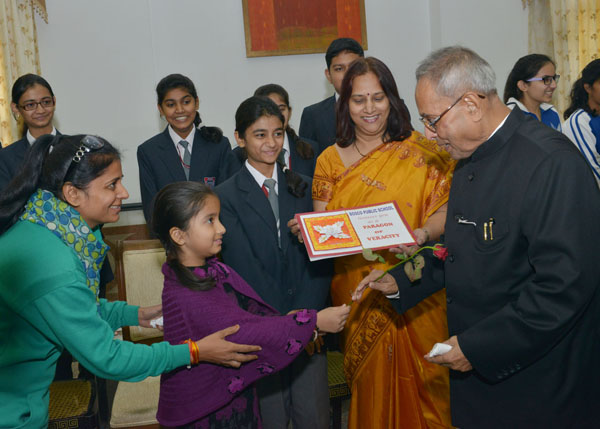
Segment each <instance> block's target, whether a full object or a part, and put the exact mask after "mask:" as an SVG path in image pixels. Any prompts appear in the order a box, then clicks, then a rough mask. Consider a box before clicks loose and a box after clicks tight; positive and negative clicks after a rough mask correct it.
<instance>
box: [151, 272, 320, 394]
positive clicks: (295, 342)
mask: <svg viewBox="0 0 600 429" xmlns="http://www.w3.org/2000/svg"><path fill="white" fill-rule="evenodd" d="M227 281H228V282H230V283H231V284H233V285H234V286H236V285H238V284H240V283H244V285H243V286H244V287H245V288H250V286H248V285H247V284H246V283H245V281H244V280H243V279H242V278H241V277H240V276H239V275H238V274H237V273H235V272H232V273H231V275H230V277H229V278H228V279H227ZM215 288H218V286H216V287H215ZM236 289H237V288H236ZM163 300H164V301H165V302H164V305H165V338H166V339H168V340H169V341H171V342H178V341H180V340H181V339H183V338H188V337H189V333H193V336H192V338H194V336H197V338H200V337H203V336H206V335H209V334H211V333H213V332H215V331H217V330H220V329H224V328H226V327H228V326H232V325H235V324H239V325H240V330H239V331H238V332H236V333H235V334H233V335H230V336H228V337H227V340H228V341H231V342H234V343H238V344H254V345H259V346H261V347H262V350H261V351H259V352H257V353H256V354H257V355H258V359H257V360H255V361H252V362H249V363H247V364H245V365H243V366H242V368H240V369H232V370H231V375H232V376H233V375H236V376H237V377H241V378H243V379H244V380H245V382H244V384H245V386H247V385H248V384H249V383H252V382H254V381H256V380H258V379H259V378H261V377H264V376H266V375H268V374H270V373H272V372H275V371H279V370H281V369H283V368H285V367H286V366H287V365H289V364H290V363H291V362H292V361H293V360H294V359H295V358H296V357H298V355H299V354H300V353H301V352H302V350H303V349H304V347H305V346H306V345H307V344H308V343H309V342H310V341H311V339H312V335H313V331H314V329H315V328H316V323H317V312H316V311H315V310H302V311H300V312H298V313H296V314H292V315H286V316H278V315H274V312H273V309H271V308H270V307H268V306H265V305H264V304H262V303H260V302H258V301H256V300H255V299H253V298H252V297H250V299H249V303H248V310H244V309H242V308H241V307H240V306H239V305H238V303H237V300H236V299H235V298H234V297H232V296H230V295H228V294H227V293H226V292H225V291H223V290H222V289H219V290H217V289H215V290H212V291H210V292H193V291H189V292H186V293H185V294H170V293H167V294H163ZM171 303H176V305H175V306H171ZM167 308H170V310H167ZM168 312H170V313H173V312H175V313H179V314H181V315H182V316H183V319H184V325H185V328H184V326H181V325H180V326H179V329H184V330H185V331H186V332H183V331H182V332H171V333H169V332H168V328H169V327H168V326H167V323H169V322H170V320H169V318H168V317H167V313H168ZM265 314H266V315H265ZM203 366H205V365H202V364H201V365H199V367H203ZM210 367H211V365H209V366H207V368H206V370H207V371H210ZM225 371H226V372H227V371H228V370H227V369H225Z"/></svg>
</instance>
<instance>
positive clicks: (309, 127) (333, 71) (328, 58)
mask: <svg viewBox="0 0 600 429" xmlns="http://www.w3.org/2000/svg"><path fill="white" fill-rule="evenodd" d="M364 56H365V53H364V51H363V48H362V46H360V43H358V42H357V41H356V40H354V39H350V38H348V37H343V38H340V39H335V40H334V41H333V42H331V44H330V45H329V47H328V48H327V52H326V53H325V62H326V63H327V68H326V69H325V77H326V78H327V80H328V81H329V83H331V84H332V85H333V88H334V89H335V93H334V95H332V96H331V97H329V98H326V99H325V100H323V101H320V102H319V103H315V104H313V105H310V106H308V107H305V108H304V110H303V111H302V117H301V119H300V136H301V137H306V138H307V139H311V140H314V141H316V142H317V143H318V144H319V150H318V152H317V157H318V156H319V155H320V154H321V152H323V151H324V150H325V149H326V148H327V147H328V146H331V145H332V144H334V143H335V130H336V124H335V102H336V100H337V98H338V94H339V93H340V89H341V87H342V80H343V79H344V74H346V70H347V69H348V66H349V65H350V63H352V61H354V60H355V59H357V58H359V57H364Z"/></svg>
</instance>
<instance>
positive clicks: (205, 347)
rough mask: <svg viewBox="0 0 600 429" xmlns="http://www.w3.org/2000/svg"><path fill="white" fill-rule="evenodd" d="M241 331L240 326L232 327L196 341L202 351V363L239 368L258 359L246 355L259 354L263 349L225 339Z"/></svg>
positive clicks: (254, 356)
mask: <svg viewBox="0 0 600 429" xmlns="http://www.w3.org/2000/svg"><path fill="white" fill-rule="evenodd" d="M239 330H240V325H235V326H230V327H229V328H225V329H221V330H220V331H217V332H215V333H214V334H211V335H208V336H206V337H204V338H202V339H201V340H198V341H196V344H197V345H198V349H199V351H200V361H202V362H210V363H215V364H217V365H222V366H230V367H233V368H239V367H240V366H241V365H242V364H243V363H245V362H249V361H251V360H254V359H256V358H258V356H256V355H252V354H246V353H250V352H258V351H260V350H262V347H260V346H251V345H247V344H237V343H232V342H230V341H227V340H226V339H225V337H227V336H229V335H233V334H235V333H236V332H237V331H239Z"/></svg>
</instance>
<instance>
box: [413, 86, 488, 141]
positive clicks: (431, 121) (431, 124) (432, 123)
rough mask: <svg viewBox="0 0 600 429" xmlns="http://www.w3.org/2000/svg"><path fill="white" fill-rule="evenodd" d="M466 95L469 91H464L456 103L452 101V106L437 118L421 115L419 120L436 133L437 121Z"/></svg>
mask: <svg viewBox="0 0 600 429" xmlns="http://www.w3.org/2000/svg"><path fill="white" fill-rule="evenodd" d="M465 95H467V93H464V94H463V95H461V96H460V97H458V99H457V100H456V101H455V102H454V103H452V104H451V105H450V107H448V108H447V109H446V110H444V111H443V112H442V113H441V114H439V115H438V116H436V117H435V118H433V119H427V118H425V117H423V116H421V117H420V118H419V121H421V122H423V125H425V126H426V127H427V128H428V129H429V131H432V132H434V133H435V132H437V131H436V128H435V124H437V123H438V122H439V121H440V119H442V117H443V116H444V115H445V114H446V113H448V112H449V111H450V109H452V108H453V107H454V106H456V105H457V104H458V102H459V101H460V100H462V98H463V97H464V96H465ZM477 96H478V97H479V98H485V95H481V94H477Z"/></svg>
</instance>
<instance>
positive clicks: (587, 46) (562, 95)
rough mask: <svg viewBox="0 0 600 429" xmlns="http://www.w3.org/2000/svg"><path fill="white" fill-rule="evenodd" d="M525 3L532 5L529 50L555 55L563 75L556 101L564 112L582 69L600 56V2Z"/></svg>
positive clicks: (549, 0) (536, 0) (526, 0)
mask: <svg viewBox="0 0 600 429" xmlns="http://www.w3.org/2000/svg"><path fill="white" fill-rule="evenodd" d="M523 6H524V7H525V6H527V7H529V52H530V53H540V54H546V55H548V56H549V57H551V58H552V59H553V60H554V62H555V63H556V70H557V73H558V74H560V76H561V78H560V82H559V83H558V87H557V89H556V91H555V93H554V104H555V106H556V108H557V110H558V111H559V112H563V111H564V110H565V109H566V108H567V107H568V105H569V101H570V100H569V95H570V92H571V86H572V84H573V82H575V81H576V80H577V78H578V76H579V73H580V71H581V70H582V69H583V68H584V67H585V66H586V64H587V63H589V62H590V61H592V60H593V59H596V58H598V57H599V56H600V45H599V42H598V37H597V31H598V28H600V2H599V1H598V0H523Z"/></svg>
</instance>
